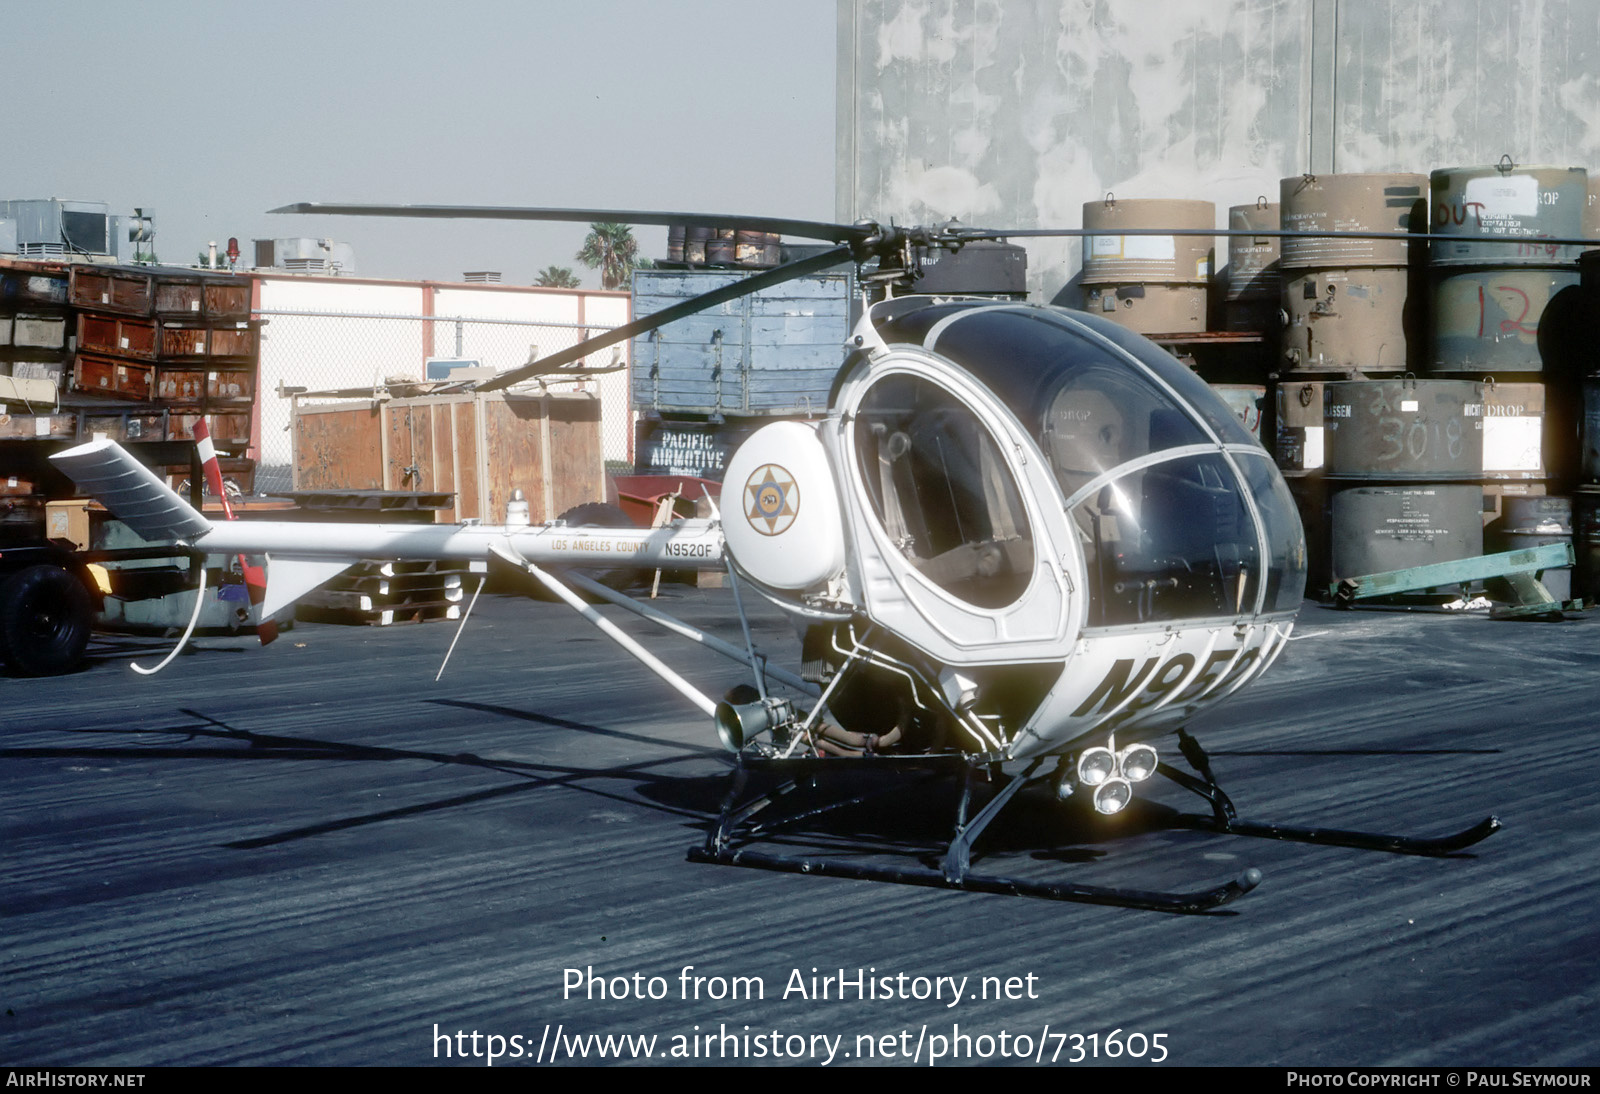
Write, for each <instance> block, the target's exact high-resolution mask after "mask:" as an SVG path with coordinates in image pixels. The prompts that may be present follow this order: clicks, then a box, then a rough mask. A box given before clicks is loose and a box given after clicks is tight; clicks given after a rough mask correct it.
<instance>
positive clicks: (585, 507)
mask: <svg viewBox="0 0 1600 1094" xmlns="http://www.w3.org/2000/svg"><path fill="white" fill-rule="evenodd" d="M559 519H561V520H563V521H565V522H566V523H567V525H568V526H569V527H572V528H637V527H638V525H636V524H634V523H633V521H632V520H631V519H629V517H628V514H627V513H624V512H623V511H622V509H621V507H620V506H616V505H612V504H611V503H610V502H604V501H587V502H584V503H583V504H582V505H574V506H573V507H572V508H571V509H568V510H567V511H566V512H565V513H562V514H561V517H560V518H559ZM548 569H550V571H551V573H552V574H554V575H555V577H557V578H560V577H561V575H562V574H563V573H564V572H566V571H567V570H568V569H570V570H572V571H573V572H575V573H580V574H582V575H583V576H584V577H587V578H589V579H590V580H591V581H598V582H599V583H600V584H602V585H604V586H605V587H606V588H608V589H627V588H629V587H630V586H633V585H637V584H638V583H639V582H640V581H642V580H643V575H644V573H645V571H643V570H641V569H639V568H638V567H637V566H616V567H610V568H607V569H599V568H595V567H588V566H575V567H561V568H559V569H558V568H556V567H548ZM529 581H530V582H531V583H532V586H533V588H532V590H531V592H530V595H531V596H532V597H533V599H535V600H555V599H556V596H555V594H554V593H552V592H550V590H549V589H546V588H545V587H544V586H543V585H541V584H539V583H538V582H537V581H533V580H532V579H531V578H530V579H529ZM576 591H577V593H578V595H579V596H581V597H583V599H584V601H585V602H587V603H590V604H593V603H594V602H595V601H596V600H597V599H598V598H597V597H594V596H591V595H590V594H588V593H586V592H584V591H583V590H581V589H580V590H576Z"/></svg>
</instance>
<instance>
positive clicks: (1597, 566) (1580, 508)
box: [1572, 486, 1600, 602]
mask: <svg viewBox="0 0 1600 1094" xmlns="http://www.w3.org/2000/svg"><path fill="white" fill-rule="evenodd" d="M1572 547H1573V551H1574V553H1575V554H1576V555H1577V567H1576V569H1575V572H1574V574H1573V581H1574V584H1575V585H1576V588H1575V589H1574V590H1573V591H1574V592H1575V593H1576V594H1577V595H1578V596H1581V597H1583V599H1585V600H1587V601H1591V602H1592V601H1596V600H1600V486H1580V487H1578V489H1577V490H1575V491H1574V492H1573V495H1572Z"/></svg>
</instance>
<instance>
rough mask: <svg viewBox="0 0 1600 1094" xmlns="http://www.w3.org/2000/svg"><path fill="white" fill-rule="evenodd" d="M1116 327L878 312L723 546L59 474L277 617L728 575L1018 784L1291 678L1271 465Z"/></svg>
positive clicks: (912, 307) (734, 479)
mask: <svg viewBox="0 0 1600 1094" xmlns="http://www.w3.org/2000/svg"><path fill="white" fill-rule="evenodd" d="M1108 327H1109V324H1104V323H1096V322H1093V321H1091V320H1090V319H1088V318H1087V317H1084V316H1081V315H1080V314H1077V313H1068V312H1065V311H1064V310H1063V309H1057V308H1039V307H1030V306H1027V305H997V304H994V303H992V302H981V301H937V300H933V299H931V298H923V299H922V300H921V301H920V302H912V303H908V302H907V301H905V300H900V301H890V302H887V303H886V304H885V305H879V306H878V308H875V309H873V310H872V312H870V313H869V314H868V316H867V317H865V318H864V319H863V320H862V322H861V324H860V325H859V326H858V328H857V333H856V335H855V338H854V344H853V346H852V347H851V348H852V349H853V351H854V352H853V353H852V355H851V358H850V360H849V361H848V362H847V363H846V366H845V368H844V369H843V371H842V372H841V375H840V380H839V381H838V383H837V384H836V388H835V392H834V397H833V399H832V400H831V405H830V409H829V412H828V414H827V416H826V417H825V418H821V419H819V420H815V421H809V422H798V421H784V422H777V423H773V424H771V425H768V426H766V427H764V428H762V429H760V430H758V431H757V432H756V433H755V434H754V435H753V436H751V437H750V438H749V439H748V440H747V441H746V442H745V443H744V444H743V445H742V446H741V447H740V448H739V449H738V451H737V452H736V453H735V454H734V456H733V458H732V460H731V461H730V463H729V466H728V468H727V472H726V475H725V478H724V490H723V495H722V504H721V513H720V519H717V520H692V521H677V522H674V523H672V524H670V525H667V526H665V527H661V528H656V529H648V530H647V529H610V528H592V527H585V528H575V527H569V526H567V525H565V524H562V523H560V522H556V523H552V524H542V525H523V526H515V525H505V526H490V525H479V524H459V525H414V524H409V525H381V524H380V525H362V524H347V523H301V522H283V521H257V520H246V521H234V522H227V521H217V522H213V521H211V520H209V519H207V518H205V517H204V516H202V515H201V514H199V513H197V512H196V511H195V510H194V509H192V508H191V507H189V506H188V505H187V504H186V503H185V502H183V501H182V499H181V498H179V497H178V496H177V495H176V494H175V493H174V492H173V491H171V490H170V489H169V488H168V487H167V486H166V484H165V483H163V482H161V481H160V480H159V479H157V478H156V476H154V475H153V474H152V473H150V472H149V471H147V470H145V469H144V468H143V467H142V466H141V465H139V464H138V463H137V461H135V460H134V459H133V458H132V457H131V456H129V455H128V454H127V453H125V452H123V451H122V450H121V449H120V448H118V447H117V446H116V445H115V444H113V443H111V442H109V441H104V440H99V441H95V442H93V443H91V444H88V445H84V446H80V447H79V448H76V449H73V450H71V451H69V452H66V453H62V454H60V455H58V456H57V457H56V461H57V463H58V464H59V465H60V466H61V467H62V468H63V469H64V470H65V471H67V472H68V473H69V474H71V475H72V476H73V477H74V478H75V479H77V480H78V482H79V483H80V485H82V486H83V487H84V488H85V489H86V490H88V491H89V492H90V493H93V494H95V495H96V496H97V497H99V498H100V499H101V500H102V501H103V502H104V503H105V504H106V505H107V507H108V508H110V509H111V510H112V511H113V512H114V513H116V514H118V515H119V516H121V517H122V518H123V519H124V520H125V521H127V522H128V523H129V524H130V526H132V527H133V528H134V530H135V531H137V532H139V533H140V534H141V535H144V536H145V537H146V538H148V539H152V540H157V541H159V540H172V541H177V542H180V543H183V544H185V545H188V546H190V547H192V548H194V549H197V550H203V551H205V552H207V553H212V554H234V553H243V554H264V555H266V556H267V557H268V559H269V567H268V585H267V598H266V602H265V603H264V604H263V605H262V606H261V610H262V613H263V617H266V616H269V615H271V614H273V613H275V612H277V611H278V610H280V609H281V608H283V607H284V606H286V605H287V604H289V603H292V602H293V601H294V600H295V599H297V598H298V597H299V596H301V595H303V594H304V593H305V592H308V591H309V590H310V589H312V588H314V587H315V586H316V585H318V584H320V583H321V582H323V581H326V580H328V579H329V578H331V577H332V576H334V575H335V574H337V573H338V572H339V571H340V570H342V569H343V568H345V567H346V566H348V565H350V564H351V563H353V562H354V561H356V560H359V559H367V558H418V559H421V558H428V559H441V560H453V561H459V562H468V563H476V564H487V563H488V561H489V560H490V559H491V558H492V557H495V556H498V557H500V558H502V559H506V560H509V561H512V562H514V563H516V564H519V565H525V566H527V567H528V568H529V569H530V571H538V570H539V569H540V568H542V567H555V568H558V569H559V568H569V567H583V566H597V565H598V566H605V567H615V566H617V565H619V564H623V565H628V566H636V567H643V568H671V569H692V568H700V569H721V568H723V567H724V566H726V565H727V563H728V562H730V561H731V563H732V565H733V567H734V569H735V570H736V571H737V573H738V574H739V575H740V576H741V577H742V578H743V579H744V580H745V581H748V582H749V583H750V584H751V585H753V586H754V587H755V588H756V589H758V590H760V591H761V593H763V594H764V595H765V596H766V597H767V598H768V599H770V600H771V601H772V602H773V603H775V604H777V605H778V606H780V607H782V608H783V609H784V610H785V611H787V612H789V613H790V614H791V615H792V616H793V617H794V618H795V620H796V621H797V623H798V624H799V625H800V627H801V628H802V630H809V631H813V632H815V633H816V634H819V635H822V636H823V637H825V638H826V639H827V641H828V643H831V650H829V649H824V650H823V654H824V659H826V658H827V657H828V656H833V657H834V659H835V662H836V664H835V665H834V669H835V671H836V672H843V671H844V670H845V669H846V668H848V667H850V666H852V665H854V666H867V665H870V666H873V668H874V670H875V671H880V672H887V673H888V674H889V675H888V676H887V677H886V679H889V680H891V681H900V680H906V681H909V684H906V685H905V687H906V688H907V689H908V690H907V694H908V695H909V698H910V700H911V702H912V703H913V704H914V705H916V706H917V707H918V708H921V709H924V710H926V709H928V708H929V707H938V708H940V710H941V712H942V713H941V714H940V716H941V717H947V718H948V719H949V720H950V722H951V723H952V724H955V725H957V726H960V727H962V729H963V732H964V737H962V738H961V739H960V740H959V744H958V747H960V748H963V749H965V750H967V751H974V752H981V753H984V754H986V755H991V756H995V757H998V758H1005V759H1023V758H1028V757H1032V756H1038V755H1043V754H1050V753H1055V752H1071V751H1081V750H1082V749H1083V748H1084V747H1087V746H1088V745H1090V744H1091V743H1093V744H1098V743H1099V742H1100V741H1101V740H1108V741H1111V742H1112V743H1114V742H1115V739H1116V737H1117V736H1120V737H1121V738H1122V739H1123V740H1124V742H1128V741H1134V740H1139V739H1141V738H1145V737H1149V736H1152V735H1154V734H1157V733H1162V732H1165V731H1167V730H1170V729H1173V728H1176V727H1177V726H1179V725H1181V724H1182V723H1183V722H1184V721H1185V720H1186V719H1188V718H1190V717H1192V716H1193V715H1194V714H1195V713H1196V712H1198V711H1199V710H1201V709H1203V708H1205V707H1207V706H1210V705H1212V704H1214V703H1216V702H1218V701H1220V700H1222V699H1223V698H1225V697H1226V696H1228V695H1230V694H1232V693H1233V692H1235V691H1237V690H1238V689H1239V688H1240V687H1243V686H1244V685H1245V684H1247V683H1248V682H1249V681H1250V680H1251V679H1253V678H1254V677H1255V676H1257V675H1258V674H1259V673H1261V672H1262V671H1263V670H1265V668H1266V667H1267V666H1268V665H1269V664H1270V663H1271V662H1272V660H1273V659H1274V658H1275V657H1276V656H1277V655H1278V654H1279V653H1280V652H1281V651H1282V650H1283V648H1284V646H1285V644H1286V641H1287V638H1288V635H1289V630H1290V628H1291V627H1292V624H1293V618H1294V612H1295V610H1296V609H1297V607H1298V604H1299V599H1300V596H1301V593H1302V591H1303V587H1304V552H1305V548H1304V538H1303V533H1302V531H1301V529H1300V525H1299V521H1298V518H1297V517H1296V516H1295V511H1294V507H1293V503H1292V501H1291V500H1290V499H1289V498H1288V495H1287V491H1286V488H1285V487H1284V485H1283V481H1282V478H1281V476H1280V475H1279V474H1278V473H1277V471H1276V469H1275V467H1274V466H1273V464H1272V462H1271V460H1270V458H1268V457H1267V455H1266V453H1265V451H1264V450H1262V449H1261V447H1260V445H1259V444H1257V443H1256V442H1255V441H1254V439H1253V438H1251V437H1250V436H1249V435H1248V434H1247V433H1245V432H1244V431H1243V430H1242V428H1241V427H1239V426H1238V424H1237V423H1236V422H1235V421H1234V420H1233V419H1232V417H1231V414H1230V412H1229V411H1228V410H1227V408H1226V407H1225V406H1224V405H1223V404H1222V403H1221V402H1220V401H1219V400H1216V399H1215V398H1214V397H1213V396H1211V394H1210V392H1209V391H1208V390H1207V389H1206V388H1205V387H1204V385H1203V384H1200V382H1199V381H1198V380H1194V379H1192V377H1188V375H1187V373H1186V371H1185V370H1183V369H1182V368H1181V366H1179V365H1177V363H1176V362H1175V361H1172V360H1171V359H1170V358H1165V361H1163V360H1162V359H1161V358H1160V357H1159V356H1154V355H1157V354H1159V351H1155V350H1154V349H1153V347H1150V349H1149V352H1145V351H1144V349H1143V348H1142V347H1141V343H1142V340H1132V341H1130V339H1135V336H1132V335H1127V336H1126V338H1123V337H1122V336H1121V335H1119V334H1118V333H1117V332H1116V331H1114V330H1112V331H1108V330H1107V328H1108ZM1142 346H1144V347H1148V346H1149V344H1148V343H1142ZM536 576H538V575H537V574H536ZM549 576H550V575H547V574H546V575H543V576H541V580H547V579H548V577H549ZM636 655H637V654H636ZM753 656H754V655H753V654H752V657H753ZM658 671H659V670H658ZM664 675H665V674H664ZM825 675H826V674H825ZM873 686H876V685H873ZM680 690H682V688H680ZM697 701H698V700H697ZM823 701H824V703H826V695H825V696H824V700H823ZM701 705H702V706H703V707H704V706H706V705H707V704H705V703H702V704H701Z"/></svg>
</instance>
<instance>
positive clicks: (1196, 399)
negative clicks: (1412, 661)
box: [855, 297, 1306, 627]
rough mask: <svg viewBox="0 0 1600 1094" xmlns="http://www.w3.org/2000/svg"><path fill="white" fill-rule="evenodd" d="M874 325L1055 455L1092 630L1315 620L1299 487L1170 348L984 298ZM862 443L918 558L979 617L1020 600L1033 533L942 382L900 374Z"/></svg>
mask: <svg viewBox="0 0 1600 1094" xmlns="http://www.w3.org/2000/svg"><path fill="white" fill-rule="evenodd" d="M872 319H873V322H874V325H875V326H876V327H877V329H878V331H879V333H880V334H881V335H882V337H883V339H884V341H885V342H887V343H889V344H890V345H891V346H893V345H895V344H911V345H917V346H921V347H923V348H924V349H927V350H931V351H933V352H934V353H936V354H938V355H939V356H941V357H944V358H946V359H948V360H949V361H952V362H954V363H955V364H957V365H959V366H960V367H961V368H962V369H964V370H965V371H966V372H967V373H969V374H970V375H971V376H972V377H973V378H974V379H976V380H977V381H978V382H980V383H981V384H983V385H984V386H985V387H986V388H988V390H989V391H990V392H991V393H993V395H994V396H995V397H996V399H997V400H998V401H999V402H1000V403H1002V404H1003V405H1004V406H1005V407H1006V408H1007V409H1008V410H1009V411H1010V413H1011V414H1012V415H1013V416H1014V417H1015V418H1016V420H1017V422H1018V423H1019V424H1020V425H1021V427H1022V429H1023V430H1024V431H1025V432H1026V433H1027V434H1028V435H1029V436H1030V437H1031V438H1032V439H1033V440H1034V442H1035V443H1036V444H1037V445H1038V448H1039V452H1040V453H1041V454H1042V455H1043V457H1044V459H1045V461H1046V462H1047V463H1048V465H1049V467H1050V469H1051V472H1052V475H1053V478H1054V481H1055V483H1056V486H1057V487H1058V489H1059V491H1060V497H1059V498H1058V499H1057V500H1058V502H1059V504H1061V505H1062V506H1063V507H1064V508H1065V510H1066V512H1067V513H1068V515H1069V516H1070V518H1071V525H1072V527H1073V528H1074V529H1075V531H1076V533H1077V535H1078V538H1079V542H1080V545H1081V547H1082V550H1083V555H1084V559H1085V563H1086V567H1087V571H1088V572H1087V578H1088V582H1089V587H1090V592H1091V595H1090V597H1089V611H1088V618H1087V620H1086V623H1087V625H1088V626H1091V627H1095V626H1121V625H1129V624H1143V623H1151V622H1176V621H1181V620H1192V619H1217V618H1240V617H1247V616H1249V617H1253V616H1258V615H1264V614H1265V615H1271V614H1278V613H1285V612H1293V611H1294V610H1296V609H1297V608H1298V607H1299V604H1300V600H1301V597H1302V595H1303V594H1304V589H1305V576H1306V575H1305V540H1304V534H1303V532H1302V530H1301V527H1300V520H1299V517H1298V515H1297V513H1296V511H1295V506H1294V501H1293V499H1292V497H1291V496H1290V494H1289V491H1288V488H1287V486H1286V485H1285V484H1284V482H1283V478H1282V476H1281V475H1280V474H1279V473H1278V471H1277V468H1276V467H1275V466H1274V464H1273V463H1272V460H1271V458H1270V457H1269V456H1268V455H1267V453H1266V451H1265V450H1264V449H1263V448H1262V447H1261V445H1260V444H1259V443H1258V442H1257V441H1256V439H1255V438H1254V437H1252V436H1251V435H1250V433H1249V432H1248V431H1247V430H1246V429H1245V428H1244V426H1243V425H1242V424H1241V423H1240V422H1239V420H1238V419H1237V418H1235V417H1234V415H1233V413H1232V411H1231V410H1229V408H1228V407H1227V405H1226V404H1225V403H1223V402H1222V400H1221V399H1219V398H1218V397H1217V396H1216V395H1215V394H1213V393H1212V391H1211V390H1210V389H1209V388H1208V387H1207V386H1206V385H1205V383H1204V382H1202V381H1201V380H1200V379H1199V378H1198V377H1196V376H1195V375H1194V374H1193V373H1191V372H1190V371H1189V370H1188V369H1186V368H1184V367H1183V366H1182V365H1180V364H1179V363H1178V362H1177V361H1176V360H1175V359H1173V358H1172V357H1171V356H1170V355H1168V354H1166V353H1165V352H1163V351H1162V350H1160V349H1159V348H1158V347H1156V346H1155V345H1154V344H1153V343H1151V342H1148V341H1147V340H1145V339H1143V338H1141V337H1139V336H1138V335H1136V334H1133V333H1132V332H1130V331H1127V330H1125V329H1123V328H1121V327H1119V326H1117V325H1116V324H1114V323H1110V322H1108V321H1106V320H1102V319H1099V318H1098V317H1096V316H1092V315H1089V314H1087V313H1083V312H1075V311H1069V310H1067V309H1064V308H1056V307H1042V306H1037V305H1026V304H1017V305H996V304H994V303H993V302H990V301H981V300H937V299H931V298H927V297H923V298H902V299H899V300H891V301H886V302H884V303H882V304H879V305H877V306H876V307H875V308H874V309H873V312H872ZM855 428H856V431H857V443H856V446H855V447H856V451H857V454H858V459H859V460H860V462H861V464H862V466H861V468H860V471H861V474H862V476H863V479H864V481H865V482H867V483H868V486H869V490H868V492H869V494H870V496H871V498H872V501H873V506H874V508H875V510H876V511H877V516H878V519H879V520H880V521H883V522H884V523H885V525H886V526H888V528H889V531H890V534H891V538H894V539H895V540H896V541H897V542H899V543H901V545H902V550H903V553H904V554H905V555H906V557H907V558H908V559H910V560H911V561H912V562H913V564H914V565H916V566H917V567H918V568H919V569H920V570H922V571H923V572H924V574H925V575H929V576H930V577H931V579H932V580H935V581H937V582H939V583H940V584H941V585H942V586H943V587H944V588H945V589H946V590H947V591H948V592H950V593H951V594H952V595H954V596H957V597H959V598H960V599H962V600H964V601H966V602H968V603H971V604H973V605H975V606H978V607H983V608H999V607H1002V606H1004V605H1006V604H1009V603H1011V602H1012V601H1014V600H1015V599H1017V598H1018V597H1020V596H1021V595H1022V592H1023V587H1024V586H1025V584H1026V577H1025V575H1026V574H1027V573H1028V572H1029V568H1030V567H1029V565H1028V560H1029V559H1031V557H1032V552H1033V550H1034V545H1033V543H1032V535H1033V534H1034V533H1033V530H1032V529H1031V528H1030V527H1029V525H1028V522H1027V520H1026V517H1025V513H1024V507H1023V506H1022V505H1021V504H1020V502H1019V501H1018V498H1017V493H1016V491H1017V487H1016V483H1015V481H1014V480H1013V479H1012V478H1011V476H1010V475H1009V474H1007V473H1005V472H1004V471H1003V465H1004V460H1003V459H1002V458H1000V452H999V449H998V446H997V444H996V442H995V440H994V438H993V437H992V436H990V435H989V434H988V431H987V430H986V429H985V428H984V427H983V426H982V424H981V423H980V422H978V421H977V419H976V417H975V416H974V415H973V414H972V413H971V412H970V411H969V410H966V409H965V408H964V407H962V405H961V404H960V402H959V400H957V399H955V398H954V396H953V395H952V394H951V393H948V392H944V391H943V390H942V389H940V388H938V385H937V384H934V383H933V382H932V381H931V380H921V379H910V378H907V377H906V376H905V375H903V374H896V375H891V376H887V377H885V378H884V379H883V380H880V381H878V382H877V384H875V385H874V386H873V387H872V388H871V389H869V390H868V391H867V392H866V394H865V396H864V397H863V398H862V400H861V404H860V412H859V414H858V417H857V421H856V426H855ZM1040 500H1041V501H1043V499H1040ZM923 530H925V531H923ZM919 537H922V538H919ZM925 540H931V544H930V545H927V546H924V545H923V544H924V542H925ZM969 556H970V561H967V559H968V558H969ZM958 562H959V563H960V564H959V565H957V563H958Z"/></svg>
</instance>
